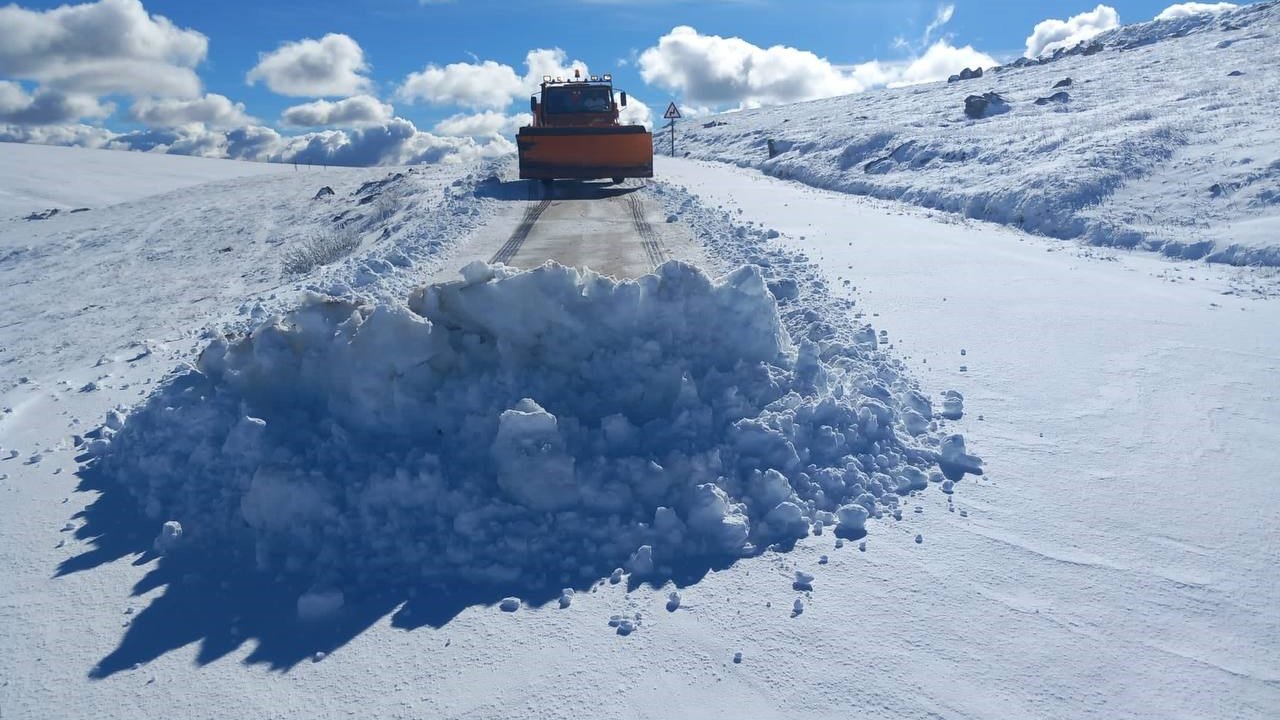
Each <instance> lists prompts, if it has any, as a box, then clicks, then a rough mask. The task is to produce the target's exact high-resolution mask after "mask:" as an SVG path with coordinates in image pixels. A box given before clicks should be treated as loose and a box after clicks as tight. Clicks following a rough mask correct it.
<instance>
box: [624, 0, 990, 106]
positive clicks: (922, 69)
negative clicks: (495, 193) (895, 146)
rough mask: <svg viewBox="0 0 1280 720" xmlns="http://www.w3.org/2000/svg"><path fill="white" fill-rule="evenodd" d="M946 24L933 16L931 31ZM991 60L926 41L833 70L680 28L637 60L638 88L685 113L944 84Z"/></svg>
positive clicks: (801, 56)
mask: <svg viewBox="0 0 1280 720" xmlns="http://www.w3.org/2000/svg"><path fill="white" fill-rule="evenodd" d="M950 17H951V10H950V7H949V6H948V7H944V8H942V9H941V10H939V13H938V15H937V16H936V17H935V22H934V25H933V26H932V29H931V30H930V31H929V32H931V33H932V32H933V31H935V30H936V29H937V28H938V27H941V25H942V24H943V23H945V22H946V21H947V20H949V19H950ZM995 64H996V61H995V59H994V58H992V57H991V56H990V55H987V54H986V53H983V52H979V51H977V50H975V49H974V48H972V47H971V46H968V45H966V46H964V47H955V46H953V45H951V44H950V42H948V41H947V40H945V39H940V40H936V41H934V43H933V44H932V45H930V46H929V47H928V49H927V50H925V51H924V53H923V54H921V55H919V56H917V57H914V58H912V59H910V60H906V61H899V62H881V61H878V60H873V61H871V62H866V63H860V64H857V65H851V66H837V65H834V64H832V63H831V62H829V61H828V60H826V59H825V58H821V57H819V56H817V55H815V54H814V53H812V52H809V51H807V50H800V49H797V48H793V47H787V46H783V45H774V46H772V47H769V48H762V47H759V46H758V45H753V44H752V43H750V42H747V41H746V40H743V39H741V38H736V37H731V38H724V37H720V36H718V35H703V34H701V33H699V32H698V31H697V30H695V29H694V28H691V27H688V26H681V27H677V28H674V29H672V30H671V32H669V33H667V34H666V35H664V36H662V37H661V38H660V39H659V40H658V44H657V45H656V46H654V47H651V48H649V49H647V50H645V51H644V52H643V53H641V54H640V58H639V66H640V74H641V77H643V78H644V80H645V82H647V83H651V84H654V85H657V86H658V87H661V88H664V89H666V90H670V91H672V92H676V93H679V94H680V95H681V96H682V97H683V101H684V102H685V103H687V104H689V105H691V106H693V107H709V108H715V107H721V108H723V107H726V106H737V107H757V106H760V105H774V104H779V103H788V102H797V101H801V100H813V99H817V98H824V97H832V96H835V95H847V94H850V93H856V92H862V91H863V90H867V89H869V88H873V87H883V86H885V85H910V84H915V83H922V82H930V81H933V80H940V79H944V78H946V77H947V76H948V75H951V74H953V73H956V72H959V71H960V70H961V69H963V68H965V67H990V66H992V65H995Z"/></svg>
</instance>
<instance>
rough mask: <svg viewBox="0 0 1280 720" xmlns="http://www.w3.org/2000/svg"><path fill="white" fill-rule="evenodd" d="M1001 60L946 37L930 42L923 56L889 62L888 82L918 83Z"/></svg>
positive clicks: (984, 66) (893, 85) (986, 65)
mask: <svg viewBox="0 0 1280 720" xmlns="http://www.w3.org/2000/svg"><path fill="white" fill-rule="evenodd" d="M998 64H999V63H997V62H996V60H995V58H993V57H991V56H990V55H988V54H986V53H984V52H980V51H978V50H975V49H973V47H972V46H970V45H965V46H964V47H955V46H953V45H951V44H950V43H948V42H947V41H946V40H939V41H937V42H935V43H934V44H932V45H930V46H929V49H928V50H925V51H924V54H923V55H921V56H920V57H917V58H915V59H914V60H911V61H910V62H907V63H906V64H905V65H904V64H898V65H894V66H890V68H889V70H888V81H887V82H886V84H887V85H890V86H892V87H896V86H900V85H916V84H919V83H926V82H933V81H935V80H944V79H946V78H947V77H950V76H951V75H954V74H956V73H958V72H960V71H961V70H963V69H965V68H989V67H995V66H996V65H998Z"/></svg>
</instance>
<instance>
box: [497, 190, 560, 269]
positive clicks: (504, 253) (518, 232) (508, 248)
mask: <svg viewBox="0 0 1280 720" xmlns="http://www.w3.org/2000/svg"><path fill="white" fill-rule="evenodd" d="M549 207H551V200H550V199H547V200H542V201H540V202H538V203H537V204H535V205H530V206H529V207H527V208H525V210H524V217H523V218H521V219H520V224H519V225H517V226H516V229H515V231H514V232H512V233H511V237H510V238H508V239H507V242H506V243H504V244H503V245H502V247H500V248H498V252H496V253H494V255H493V257H492V258H490V259H489V263H490V264H493V263H499V262H500V263H504V264H505V263H507V262H509V261H510V260H511V258H513V257H515V255H516V253H517V252H519V250H520V246H521V245H522V244H524V241H525V240H526V239H528V237H529V233H531V232H533V226H534V224H535V223H537V222H538V218H540V217H542V213H544V212H546V209H547V208H549Z"/></svg>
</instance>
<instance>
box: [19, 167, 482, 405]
mask: <svg viewBox="0 0 1280 720" xmlns="http://www.w3.org/2000/svg"><path fill="white" fill-rule="evenodd" d="M30 147H31V148H32V149H34V150H37V151H40V152H41V153H43V154H44V155H45V156H56V155H57V154H58V151H60V150H62V149H63V148H57V147H48V146H35V145H33V146H30ZM84 152H85V153H87V154H90V155H92V156H93V157H94V158H95V159H96V160H101V161H103V162H115V163H118V165H115V166H111V167H108V168H107V170H108V171H109V172H108V174H113V173H114V174H116V175H118V176H120V177H124V176H127V175H128V174H129V173H130V172H136V175H135V176H134V180H133V181H130V182H135V181H136V182H137V183H138V184H139V185H140V186H142V187H144V188H145V187H146V186H148V185H149V184H151V183H152V182H153V181H155V180H156V176H153V175H149V174H148V172H149V170H148V169H147V168H138V167H136V166H134V165H132V160H133V157H134V156H135V155H139V154H140V153H127V152H116V151H109V150H85V151H84ZM153 159H160V160H165V161H168V163H171V164H172V166H174V167H182V166H183V165H184V163H183V162H181V161H183V160H185V159H187V158H182V157H179V156H156V157H155V158H153ZM174 161H178V162H174ZM225 162H227V163H232V161H225ZM243 164H245V165H252V163H243ZM209 167H212V168H213V169H214V170H215V171H216V170H217V169H218V168H219V167H220V166H219V165H218V164H217V163H215V164H214V165H213V166H209ZM131 168H132V170H131ZM167 168H169V165H168V164H165V163H162V164H161V167H160V168H158V169H159V170H160V171H161V173H160V174H161V175H164V174H165V172H166V169H167ZM490 172H491V169H490V168H487V167H479V168H476V167H439V166H436V167H426V168H409V169H404V170H394V169H392V170H388V168H359V169H355V168H329V169H327V170H321V169H319V168H315V169H313V170H307V169H305V168H303V169H300V170H299V171H298V172H294V171H293V170H292V168H290V169H289V171H288V172H284V173H274V174H270V175H263V176H257V177H241V178H236V179H230V180H227V179H224V180H218V181H214V182H206V183H204V184H199V185H195V186H192V187H185V188H181V189H177V190H173V191H170V192H166V193H162V194H151V195H146V196H142V197H139V198H138V199H134V200H130V201H128V202H121V203H117V204H115V205H110V206H107V207H95V208H92V209H91V210H88V211H86V212H80V213H60V214H58V215H55V216H52V217H50V218H48V219H45V220H24V219H21V218H18V219H0V286H3V287H4V288H5V289H6V291H5V294H4V302H5V310H6V318H13V319H14V322H12V323H9V324H7V325H6V327H5V328H0V346H2V347H5V348H6V349H7V350H8V352H5V353H3V354H0V393H3V392H6V391H8V390H10V389H11V388H13V387H14V386H15V385H16V384H17V383H18V381H19V379H20V378H23V377H26V378H30V379H31V380H32V381H34V382H44V381H47V380H51V379H53V378H58V377H63V375H62V373H66V372H73V371H75V370H76V369H78V368H82V367H84V365H83V363H85V362H86V361H87V362H88V363H89V364H90V365H92V364H93V363H94V362H95V361H96V360H98V359H99V358H100V357H109V356H120V357H129V356H132V355H136V354H137V353H138V352H139V351H141V350H143V349H145V350H146V351H147V352H152V351H156V352H159V351H160V347H161V346H169V347H171V348H176V347H177V346H179V345H181V346H183V352H184V353H187V354H189V353H192V352H194V351H195V349H196V346H195V345H194V343H196V342H197V340H196V338H197V337H198V336H199V335H200V334H202V333H203V332H204V331H205V328H206V326H208V325H213V326H220V325H222V324H224V323H228V322H229V323H233V324H236V325H237V326H240V327H248V326H249V325H250V324H254V323H258V322H261V321H262V320H264V319H265V318H266V317H268V316H269V315H270V314H271V313H272V312H275V311H277V310H279V309H281V308H283V307H285V306H289V305H293V304H295V303H296V302H297V301H298V300H299V299H300V298H301V295H302V293H303V292H304V291H313V292H324V293H327V294H329V295H333V296H338V297H353V296H355V295H360V296H361V297H365V298H382V297H396V298H403V297H404V296H405V295H407V294H408V292H409V291H410V290H412V289H413V288H414V287H417V286H418V285H420V284H421V282H422V277H423V274H424V273H425V272H427V271H429V270H430V269H431V268H433V267H434V266H435V264H436V263H438V262H439V260H440V257H441V255H442V254H443V253H445V252H446V251H447V250H448V249H449V248H450V247H451V246H452V245H453V244H454V243H455V242H456V240H457V239H458V238H459V237H463V236H465V234H466V232H467V231H468V230H470V229H471V228H474V227H476V226H477V225H479V224H481V223H482V222H484V220H485V219H486V217H487V215H486V211H485V209H484V208H485V202H484V200H483V198H477V197H475V196H474V194H473V192H472V189H473V184H474V182H473V181H474V180H476V179H478V178H479V177H486V176H487V175H488V174H489V173H490ZM469 173H474V175H470V174H469ZM212 177H213V178H217V177H218V175H217V173H216V172H214V173H213V175H212ZM326 188H327V189H328V190H331V191H332V194H329V193H327V192H325V189H326ZM126 190H127V189H126ZM135 190H136V192H138V193H140V194H141V193H144V190H143V189H137V188H135ZM65 328H74V330H67V329H65ZM68 336H72V337H75V338H76V342H75V343H74V344H71V343H69V342H68V340H67V337H68ZM179 338H181V339H182V341H181V342H178V343H175V341H176V340H178V339H179ZM188 341H190V342H191V343H193V344H192V345H187V342H188ZM206 342H207V341H199V345H201V346H202V345H204V344H206ZM184 356H186V355H184Z"/></svg>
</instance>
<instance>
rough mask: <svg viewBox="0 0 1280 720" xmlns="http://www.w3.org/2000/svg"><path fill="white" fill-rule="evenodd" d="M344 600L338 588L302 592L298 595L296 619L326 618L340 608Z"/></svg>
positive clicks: (319, 619) (318, 619)
mask: <svg viewBox="0 0 1280 720" xmlns="http://www.w3.org/2000/svg"><path fill="white" fill-rule="evenodd" d="M345 602H346V598H345V597H344V596H343V594H342V591H340V590H326V591H322V592H316V591H312V592H308V593H304V594H302V595H301V596H299V597H298V619H299V620H301V621H303V622H319V621H321V620H328V619H330V618H332V617H333V616H335V615H337V614H338V611H340V610H342V606H343V604H344V603H345Z"/></svg>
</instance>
